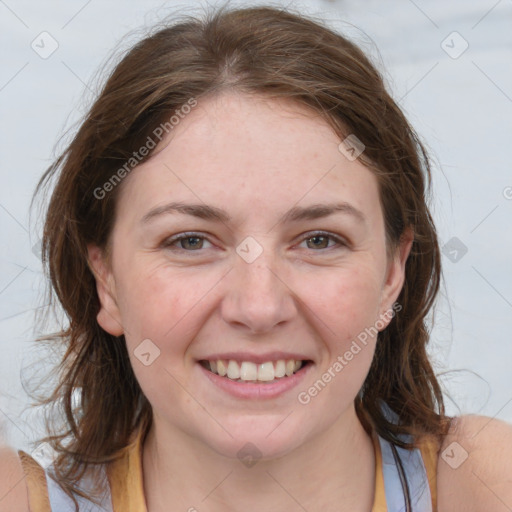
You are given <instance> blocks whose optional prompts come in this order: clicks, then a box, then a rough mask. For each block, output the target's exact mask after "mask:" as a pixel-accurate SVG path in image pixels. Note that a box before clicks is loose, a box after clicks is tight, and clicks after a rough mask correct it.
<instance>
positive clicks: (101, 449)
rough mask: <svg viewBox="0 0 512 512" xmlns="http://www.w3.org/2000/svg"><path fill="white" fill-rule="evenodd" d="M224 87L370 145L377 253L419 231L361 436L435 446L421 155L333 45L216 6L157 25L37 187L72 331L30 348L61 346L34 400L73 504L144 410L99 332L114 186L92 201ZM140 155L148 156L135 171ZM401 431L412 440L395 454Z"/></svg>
mask: <svg viewBox="0 0 512 512" xmlns="http://www.w3.org/2000/svg"><path fill="white" fill-rule="evenodd" d="M225 90H236V91H239V92H243V93H246V94H258V95H265V96H266V97H268V98H286V99H291V100H294V101H295V102H296V103H297V104H299V105H302V106H306V107H309V108H310V110H311V111H312V112H316V113H318V114H319V115H321V116H322V117H323V119H325V121H326V122H328V123H329V124H330V125H331V126H332V128H333V129H334V130H335V132H336V133H337V134H338V135H339V136H340V140H342V139H344V138H345V137H346V136H347V135H348V134H355V135H356V136H357V138H358V139H360V140H361V141H362V142H363V143H364V145H365V146H366V148H365V151H364V153H363V154H362V155H361V156H360V158H361V159H362V161H363V163H365V164H366V165H367V166H368V167H369V168H370V169H371V170H372V171H373V172H374V173H375V175H376V177H377V179H378V183H379V190H380V198H381V205H382V209H383V212H384V217H385V227H386V236H387V248H388V251H390V250H391V249H392V248H394V247H396V246H397V244H398V243H399V241H400V239H401V236H402V235H403V233H404V229H405V228H406V227H411V228H412V230H413V231H414V242H413V246H412V250H411V253H410V256H409V258H408V261H407V264H406V277H405V284H404V287H403V289H402V291H401V293H400V296H399V298H398V302H399V303H400V305H401V306H402V309H401V311H400V312H399V313H398V314H397V315H396V316H395V317H394V318H393V319H392V320H391V323H390V324H389V326H388V327H387V328H386V329H385V330H384V331H382V332H381V333H379V336H378V342H377V346H376V353H375V357H374V359H373V362H372V365H371V368H370V371H369V374H368V376H367V378H366V380H365V382H364V384H363V387H362V389H361V392H360V393H359V395H358V397H357V398H356V403H355V405H356V411H357V413H358V416H359V418H360V420H361V421H362V423H363V425H364V426H365V428H367V430H369V429H370V428H374V429H375V430H376V431H377V433H378V434H379V435H381V436H382V437H384V438H385V439H387V440H389V441H391V442H393V443H395V444H398V445H400V446H404V447H406V448H412V447H413V446H414V443H415V442H416V440H417V439H418V438H419V437H421V436H423V435H433V436H435V437H436V438H438V440H440V439H441V437H442V436H443V435H445V433H446V432H447V428H448V426H449V418H448V417H446V416H445V410H444V403H443V395H442V391H441V388H440V385H439V383H438V381H437V379H436V376H435V373H434V371H433V368H432V366H431V364H430V362H429V358H428V356H427V352H426V345H427V342H428V340H429V332H428V329H427V324H426V316H427V314H428V313H429V311H430V309H431V307H432V306H433V303H434V300H435V297H436V294H437V292H438V288H439V283H440V275H441V268H440V252H439V246H438V241H437V235H436V230H435V227H434V224H433V221H432V218H431V215H430V212H429V210H428V207H427V204H426V194H427V192H428V191H429V190H430V184H431V175H430V166H429V160H428V157H427V153H426V150H425V148H424V146H423V145H422V143H421V142H420V141H419V139H418V137H417V135H416V133H415V132H414V130H413V129H412V128H411V126H410V125H409V123H408V122H407V120H406V118H405V117H404V115H403V113H402V112H401V110H400V108H399V107H398V106H397V104H396V103H395V102H394V101H393V99H392V98H391V96H390V95H389V94H388V92H387V91H386V89H385V85H384V82H383V79H382V76H381V75H380V73H379V72H378V71H377V70H376V69H375V67H374V66H373V65H372V63H371V62H370V60H369V59H368V58H367V57H366V56H365V55H364V54H363V52H362V51H361V50H360V49H359V48H358V47H357V46H355V45H354V44H353V43H351V42H350V41H348V40H347V39H346V38H344V37H343V36H342V35H340V34H338V33H337V32H336V31H334V30H333V29H331V28H329V27H327V26H326V25H325V24H324V23H323V22H321V21H319V20H314V19H313V18H308V17H306V16H304V15H301V14H295V13H292V12H291V11H290V10H289V9H287V10H284V9H279V8H274V7H254V8H239V9H228V8H226V7H225V6H224V7H221V8H217V9H216V10H214V11H212V12H209V13H207V14H206V16H205V17H204V19H196V18H194V17H190V16H187V17H186V19H183V20H180V21H179V22H178V21H176V22H174V23H172V24H167V25H166V26H164V28H161V27H159V28H158V29H157V30H156V31H155V32H154V33H153V34H151V35H149V36H147V37H145V38H144V39H143V40H141V41H140V42H138V43H137V44H136V45H135V46H134V47H133V48H132V49H130V51H129V52H128V53H127V54H126V55H125V56H124V58H123V59H122V60H121V61H120V62H119V63H118V65H117V66H116V67H115V69H114V70H113V72H112V73H111V74H110V76H109V77H108V80H107V81H106V84H105V85H104V87H103V89H102V91H101V93H100V94H99V96H98V98H97V99H96V100H95V102H94V104H93V105H92V107H91V109H90V111H89V112H88V114H87V115H86V117H85V119H84V121H83V122H82V123H81V125H80V127H79V129H78V131H77V133H76V135H75V136H74V138H73V140H72V141H71V143H70V144H69V145H68V147H67V148H66V149H65V151H64V152H63V153H62V154H61V155H60V156H59V157H58V158H57V160H56V161H55V162H54V163H53V165H51V166H50V167H49V168H48V169H47V171H46V172H45V174H44V175H43V177H42V178H41V180H40V182H39V183H38V186H37V189H36V193H37V191H38V190H40V188H42V186H43V184H45V183H48V182H49V180H50V178H51V177H54V176H55V177H56V185H55V188H54V190H53V194H52V196H51V201H50V203H49V207H48V210H47V214H46V219H45V225H44V235H43V238H42V251H43V263H44V264H45V268H47V272H49V277H50V280H51V285H52V287H53V292H52V291H51V290H50V294H51V297H55V295H56V297H57V298H58V301H59V302H60V303H61V304H62V306H63V308H64V311H65V313H66V315H67V317H68V320H69V326H68V327H67V328H66V329H64V330H62V331H61V332H58V333H54V334H53V335H48V336H46V337H44V338H42V339H41V341H44V340H46V341H47V342H48V341H49V342H51V343H55V344H61V345H63V346H65V347H66V352H65V354H64V356H63V358H62V360H61V362H60V365H59V367H58V371H59V376H60V378H59V383H58V385H57V387H56V388H55V389H54V391H53V393H52V394H51V396H49V397H48V398H46V399H45V402H44V403H46V404H54V405H57V406H58V407H59V408H60V410H61V411H63V413H64V417H65V421H64V426H63V427H62V428H61V430H60V431H58V430H51V429H50V427H49V426H48V424H47V429H48V432H53V435H50V436H48V437H45V438H44V439H43V441H48V442H49V443H50V445H51V446H52V447H53V448H54V449H55V450H56V451H57V454H58V457H57V459H56V462H55V472H56V475H57V477H58V480H59V482H60V484H61V485H62V487H63V488H64V489H65V490H66V492H69V493H70V495H71V491H73V492H76V493H77V494H79V495H84V494H83V493H82V492H81V491H80V489H78V488H77V485H76V482H77V480H78V478H79V476H80V475H82V474H83V471H84V468H85V467H87V466H88V465H95V464H100V463H104V462H108V461H112V460H114V459H115V458H116V457H118V456H119V455H120V453H122V451H123V449H125V448H126V446H127V444H128V443H129V440H130V438H131V437H130V436H131V435H132V433H133V432H134V431H135V430H136V429H138V428H144V429H147V428H149V426H150V424H151V407H150V404H149V402H148V400H147V399H146V397H145V396H144V395H143V393H142V391H141V389H140V387H139V385H138V383H137V380H136V378H135V376H134V373H133V371H132V368H131V365H130V361H129V358H128V354H127V349H126V345H125V342H124V337H123V336H121V337H115V336H112V335H110V334H108V333H107V332H105V331H104V330H103V329H101V328H100V327H99V325H98V323H97V320H96V315H97V313H98V311H99V300H98V296H97V292H96V285H95V279H94V276H93V274H92V272H91V270H90V268H89V266H88V261H87V244H88V243H94V244H96V245H98V246H100V247H102V248H106V247H107V244H108V241H109V234H110V233H111V230H112V226H113V222H114V213H115V203H116V197H117V195H118V193H119V190H120V186H118V187H112V190H110V191H109V192H108V193H106V194H105V195H104V197H103V198H102V199H101V200H99V199H97V193H96V194H95V190H98V188H101V187H103V186H104V184H105V183H107V182H108V181H109V180H111V178H112V177H113V175H114V174H115V171H116V170H117V169H119V167H120V165H122V164H123V163H124V162H126V161H128V160H129V159H130V158H132V157H133V152H134V151H136V150H137V149H138V148H140V147H141V146H143V145H144V144H145V143H146V142H147V140H148V137H151V136H152V134H154V130H155V127H157V126H159V125H160V124H161V123H164V122H166V121H168V119H169V117H170V115H172V114H173V113H174V112H177V110H178V109H179V108H180V107H181V106H182V105H185V104H186V103H187V102H189V101H190V99H191V98H195V99H196V100H197V101H200V99H201V98H203V97H205V96H207V95H212V94H215V93H218V92H220V91H225ZM150 156H151V151H150V152H149V154H148V155H147V156H145V157H144V158H142V159H141V161H145V160H147V159H148V158H149V157H150ZM76 390H78V393H79V395H80V398H81V407H80V410H79V413H77V411H76V410H75V409H74V401H73V395H74V393H76V392H77V391H76ZM381 402H385V403H387V404H388V406H389V407H390V408H391V409H392V411H394V412H395V413H396V414H397V415H398V418H399V421H398V422H397V423H394V422H392V421H389V419H388V418H387V417H386V416H385V415H384V413H383V411H382V408H381ZM401 434H410V435H412V436H413V441H412V442H411V443H408V442H405V441H404V439H403V438H399V437H398V436H400V435H401ZM65 441H66V442H65ZM80 469H82V471H79V470H80Z"/></svg>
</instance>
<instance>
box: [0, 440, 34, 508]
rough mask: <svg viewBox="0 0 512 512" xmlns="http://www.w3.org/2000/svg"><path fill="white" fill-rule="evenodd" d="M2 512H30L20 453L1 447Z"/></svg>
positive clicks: (0, 500)
mask: <svg viewBox="0 0 512 512" xmlns="http://www.w3.org/2000/svg"><path fill="white" fill-rule="evenodd" d="M0 512H29V502H28V489H27V483H26V480H25V473H24V471H23V467H22V465H21V461H20V458H19V456H18V453H17V452H16V451H15V450H14V449H12V448H10V447H8V446H0Z"/></svg>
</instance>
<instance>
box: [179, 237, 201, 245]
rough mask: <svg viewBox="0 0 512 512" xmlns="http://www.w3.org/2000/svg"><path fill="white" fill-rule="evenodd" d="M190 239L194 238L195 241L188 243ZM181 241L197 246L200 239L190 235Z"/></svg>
mask: <svg viewBox="0 0 512 512" xmlns="http://www.w3.org/2000/svg"><path fill="white" fill-rule="evenodd" d="M190 240H196V243H195V244H194V243H192V244H190V243H189V242H190ZM183 241H184V242H185V243H186V244H189V245H191V246H192V247H197V246H198V245H199V244H200V239H199V238H198V237H197V236H190V237H188V238H185V239H184V240H183Z"/></svg>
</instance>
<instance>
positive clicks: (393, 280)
mask: <svg viewBox="0 0 512 512" xmlns="http://www.w3.org/2000/svg"><path fill="white" fill-rule="evenodd" d="M413 242H414V232H413V230H412V229H411V228H406V229H405V230H404V233H403V234H402V237H401V238H400V243H399V245H398V247H397V248H396V251H395V253H394V257H393V259H392V260H391V261H389V264H388V268H387V275H386V281H385V284H384V288H383V291H382V300H381V311H380V315H381V318H382V317H386V318H387V317H389V312H390V310H393V311H394V309H395V308H393V304H394V303H395V301H396V300H397V298H398V296H399V295H400V292H401V291H402V287H403V285H404V281H405V265H406V263H407V258H408V257H409V254H410V252H411V248H412V244H413ZM390 320H391V319H390ZM388 323H389V322H388ZM386 326H387V324H386Z"/></svg>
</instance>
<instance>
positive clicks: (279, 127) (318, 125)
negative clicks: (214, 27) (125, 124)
mask: <svg viewBox="0 0 512 512" xmlns="http://www.w3.org/2000/svg"><path fill="white" fill-rule="evenodd" d="M339 143H340V139H339V137H338V135H337V134H335V133H334V131H333V130H332V128H331V127H330V126H329V125H328V124H327V122H326V121H325V120H324V119H322V118H321V117H320V116H319V115H318V114H316V113H312V112H311V111H310V110H308V109H306V108H305V107H301V106H299V105H297V104H295V103H294V102H291V101H289V100H274V99H272V100H269V99H265V98H263V97H258V96H248V95H243V94H235V93H227V94H222V95H220V96H215V97H212V98H208V99H203V100H201V101H199V103H198V105H197V106H196V107H195V108H194V109H192V110H191V111H190V113H188V114H187V115H185V116H184V117H183V118H182V119H181V120H180V121H179V123H178V124H177V125H175V126H174V128H173V130H172V131H171V132H170V133H169V135H168V136H167V138H165V139H163V140H162V142H161V144H160V145H159V147H157V149H156V151H155V153H154V154H153V156H152V158H151V159H149V160H148V161H146V162H145V163H144V164H141V165H139V166H137V167H136V168H135V169H134V170H133V171H132V172H131V173H130V175H129V176H128V177H127V178H126V179H125V180H124V182H123V185H122V190H121V194H120V198H119V205H118V214H119V216H120V217H123V218H124V217H126V216H128V217H133V219H132V220H133V221H135V216H139V217H140V216H141V214H143V213H142V212H144V213H146V212H147V211H148V210H149V209H151V208H153V207H155V206H159V205H163V204H165V203H166V202H169V201H173V200H180V201H193V202H194V203H198V202H204V203H207V204H210V205H213V206H217V207H219V208H223V209H226V210H228V211H230V213H231V214H232V216H234V217H237V215H239V216H240V218H239V220H241V218H242V217H243V218H246V217H247V216H250V215H251V214H255V213H257V214H258V215H260V216H261V215H263V214H264V213H268V214H269V215H270V214H275V215H280V214H282V213H283V212H284V211H286V210H289V209H290V208H291V207H293V206H294V205H309V204H321V203H333V202H339V201H347V202H350V203H351V204H352V205H353V206H354V207H356V208H358V209H360V210H362V211H364V212H365V213H366V214H367V215H368V216H369V217H370V218H372V217H375V218H376V219H377V220H378V218H379V216H380V207H379V206H378V205H379V201H378V187H377V181H376V178H375V176H374V175H373V173H372V172H371V171H369V170H368V169H367V168H366V167H365V166H364V165H363V164H362V163H361V162H360V161H359V160H354V161H350V160H348V159H347V158H346V157H345V156H344V155H343V154H342V153H341V152H340V151H339V149H338V145H339Z"/></svg>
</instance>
